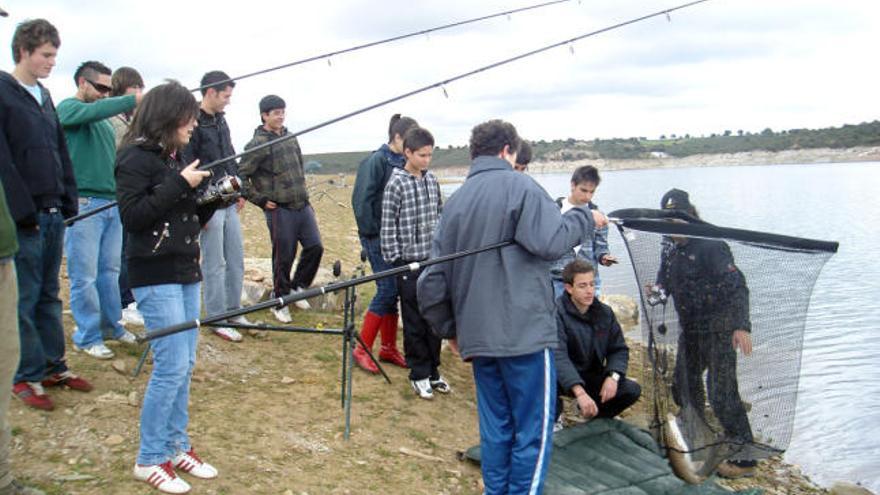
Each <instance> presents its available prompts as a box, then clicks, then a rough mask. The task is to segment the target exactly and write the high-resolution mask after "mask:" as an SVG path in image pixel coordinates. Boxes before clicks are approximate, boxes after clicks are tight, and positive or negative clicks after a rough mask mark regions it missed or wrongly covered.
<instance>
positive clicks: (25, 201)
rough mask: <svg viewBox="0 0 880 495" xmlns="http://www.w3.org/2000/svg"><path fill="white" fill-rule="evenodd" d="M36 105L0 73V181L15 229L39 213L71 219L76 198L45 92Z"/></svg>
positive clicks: (69, 165)
mask: <svg viewBox="0 0 880 495" xmlns="http://www.w3.org/2000/svg"><path fill="white" fill-rule="evenodd" d="M40 88H41V89H42V97H43V102H42V105H39V104H37V101H36V100H35V99H34V97H33V96H31V94H30V93H29V92H28V91H27V90H26V89H25V88H24V87H23V86H22V85H21V84H20V83H19V82H18V80H16V79H15V78H14V77H13V76H12V75H11V74H8V73H6V72H3V71H0V179H2V181H3V187H4V189H5V191H6V201H7V202H8V204H9V211H10V213H11V214H12V218H13V219H14V220H15V222H16V223H17V224H18V226H19V227H25V228H27V227H32V226H34V225H36V223H37V217H36V215H37V212H38V211H39V210H40V209H41V208H47V207H52V206H56V207H60V209H61V213H62V214H63V215H64V216H65V217H66V218H69V217H72V216H74V215H76V214H77V208H78V206H77V203H78V201H77V200H78V194H77V191H76V179H75V178H74V176H73V164H72V163H71V161H70V156H69V155H68V152H67V142H66V141H65V139H64V134H63V133H62V130H61V124H60V123H59V122H58V116H57V115H56V114H55V105H54V103H52V97H51V96H50V95H49V91H48V90H47V89H46V88H43V87H42V86H40Z"/></svg>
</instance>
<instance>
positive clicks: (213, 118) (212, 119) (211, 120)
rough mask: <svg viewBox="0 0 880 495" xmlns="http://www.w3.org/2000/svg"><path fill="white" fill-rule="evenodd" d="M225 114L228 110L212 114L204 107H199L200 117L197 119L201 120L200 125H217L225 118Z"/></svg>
mask: <svg viewBox="0 0 880 495" xmlns="http://www.w3.org/2000/svg"><path fill="white" fill-rule="evenodd" d="M224 115H226V112H217V113H215V114H213V115H211V114H210V113H208V112H206V111H205V110H204V109H203V108H201V107H199V118H198V119H197V120H198V121H199V126H202V127H204V126H215V125H220V122H222V121H223V120H225V117H224Z"/></svg>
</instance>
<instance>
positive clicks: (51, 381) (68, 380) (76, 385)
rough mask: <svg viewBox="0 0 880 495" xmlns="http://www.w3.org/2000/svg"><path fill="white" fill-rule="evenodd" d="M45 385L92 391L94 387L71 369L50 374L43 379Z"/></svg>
mask: <svg viewBox="0 0 880 495" xmlns="http://www.w3.org/2000/svg"><path fill="white" fill-rule="evenodd" d="M43 386H44V387H61V386H64V387H67V388H69V389H71V390H79V391H80V392H91V391H92V389H93V388H94V387H92V384H91V383H89V382H87V381H85V379H83V378H81V377H79V376H77V375H74V374H73V373H71V372H70V371H69V370H68V371H62V372H61V373H55V374H52V375H49V376H48V377H46V378H45V379H44V380H43Z"/></svg>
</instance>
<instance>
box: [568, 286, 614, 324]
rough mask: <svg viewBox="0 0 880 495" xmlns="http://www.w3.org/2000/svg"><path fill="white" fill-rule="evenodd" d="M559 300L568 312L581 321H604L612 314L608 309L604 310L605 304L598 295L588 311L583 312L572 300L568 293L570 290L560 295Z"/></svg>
mask: <svg viewBox="0 0 880 495" xmlns="http://www.w3.org/2000/svg"><path fill="white" fill-rule="evenodd" d="M558 302H559V304H561V305H562V309H563V310H564V311H565V312H566V313H568V314H569V315H571V316H572V317H574V318H577V319H578V320H581V321H586V322H596V323H602V322H603V320H604V319H606V318H607V317H608V316H610V315H609V314H608V312H607V311H604V308H603V306H604V305H603V304H602V302H601V301H599V298H598V297H595V298H593V304H590V307H589V308H587V312H586V313H581V312H580V310H578V308H577V306H575V305H574V303H573V302H572V301H571V296H569V295H568V292H565V293H563V294H562V295H561V296H559V301H558Z"/></svg>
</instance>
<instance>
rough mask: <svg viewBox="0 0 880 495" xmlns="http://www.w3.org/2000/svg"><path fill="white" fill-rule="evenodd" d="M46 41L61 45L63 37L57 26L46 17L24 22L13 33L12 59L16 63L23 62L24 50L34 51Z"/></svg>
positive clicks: (56, 45) (57, 45) (55, 45)
mask: <svg viewBox="0 0 880 495" xmlns="http://www.w3.org/2000/svg"><path fill="white" fill-rule="evenodd" d="M46 43H51V44H52V46H54V47H55V48H59V47H61V38H60V37H59V36H58V30H57V29H55V26H53V25H52V24H51V23H50V22H49V21H47V20H46V19H33V20H30V21H24V22H22V23H21V24H19V25H18V27H17V28H15V34H13V35H12V61H13V62H15V63H16V64H17V63H19V62H21V51H22V50H24V51H25V52H27V53H33V52H34V50H36V49H37V48H39V47H41V46H43V45H44V44H46Z"/></svg>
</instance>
